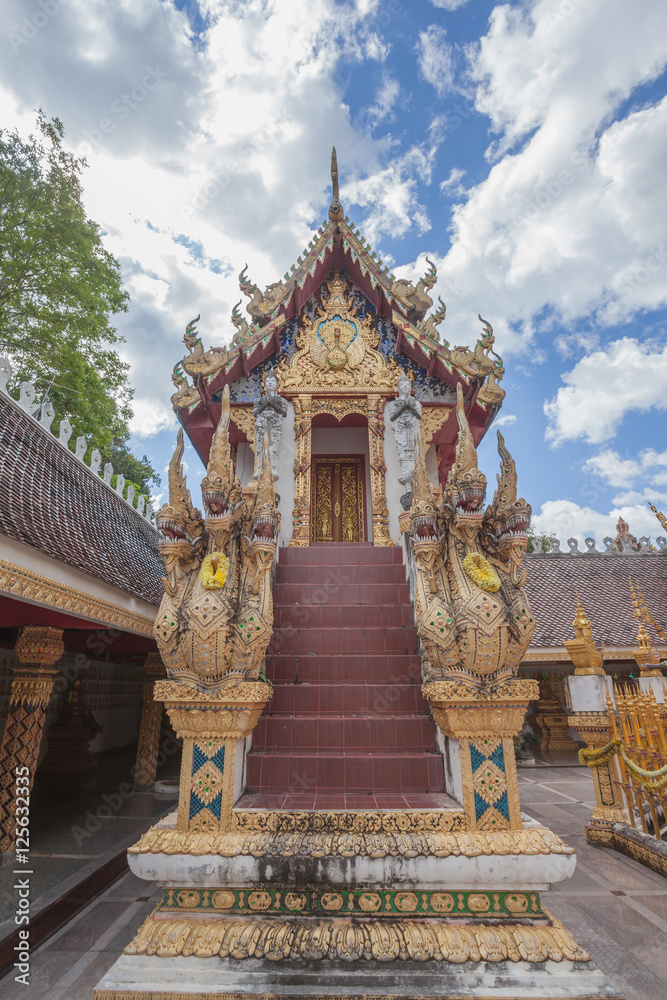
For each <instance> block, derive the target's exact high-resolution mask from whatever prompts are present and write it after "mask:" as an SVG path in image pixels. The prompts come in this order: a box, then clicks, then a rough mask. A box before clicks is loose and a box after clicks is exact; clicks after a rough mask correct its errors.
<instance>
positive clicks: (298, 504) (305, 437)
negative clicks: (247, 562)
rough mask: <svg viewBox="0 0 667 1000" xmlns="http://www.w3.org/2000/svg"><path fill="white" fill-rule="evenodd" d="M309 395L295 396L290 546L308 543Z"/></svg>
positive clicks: (303, 546) (299, 546)
mask: <svg viewBox="0 0 667 1000" xmlns="http://www.w3.org/2000/svg"><path fill="white" fill-rule="evenodd" d="M312 402H313V400H312V396H295V397H294V399H293V403H294V436H295V439H296V459H295V461H294V515H293V516H294V528H293V530H292V538H291V540H290V543H289V544H290V547H291V548H307V547H308V546H309V545H310V465H311V430H310V428H311V423H312Z"/></svg>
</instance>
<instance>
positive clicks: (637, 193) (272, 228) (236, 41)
mask: <svg viewBox="0 0 667 1000" xmlns="http://www.w3.org/2000/svg"><path fill="white" fill-rule="evenodd" d="M5 9H6V15H5V18H4V22H5V26H6V30H5V34H4V36H3V39H2V41H1V43H0V44H1V46H2V53H1V56H2V57H1V58H0V91H1V93H0V97H1V100H2V107H3V110H4V116H3V124H4V126H5V127H12V126H13V125H18V127H19V128H20V129H21V130H23V131H25V132H27V131H29V130H30V128H31V126H32V125H33V122H34V114H33V109H34V108H36V107H38V106H41V107H43V108H44V111H45V112H46V114H47V115H50V116H52V115H57V116H58V117H60V118H61V120H62V121H63V123H64V126H65V130H66V137H67V141H68V142H69V144H70V145H71V147H72V148H73V149H75V150H77V151H78V152H80V153H81V154H85V155H86V157H87V159H88V162H89V168H88V170H87V171H86V173H85V174H84V178H83V183H84V191H85V200H86V205H87V208H88V211H89V213H90V215H91V216H92V217H93V218H94V219H95V220H96V221H98V222H99V223H100V224H101V225H102V227H103V229H104V232H105V241H106V244H107V246H108V248H109V249H110V250H111V251H112V252H113V253H114V254H115V255H116V256H117V257H118V259H119V260H120V261H121V265H122V268H123V275H124V278H125V282H126V287H127V288H128V290H129V292H130V294H131V296H132V303H131V306H130V310H129V312H128V314H127V315H126V316H122V317H119V320H118V327H119V329H120V330H121V331H122V333H123V334H124V336H125V337H126V343H125V345H124V349H123V353H124V355H125V357H126V358H127V359H128V361H129V362H130V363H131V365H132V381H133V384H134V386H135V389H136V394H135V401H136V405H135V418H134V421H133V425H132V426H133V441H132V444H133V446H134V447H135V448H136V449H137V450H138V451H139V452H140V453H143V452H144V451H145V452H146V453H147V454H148V455H149V457H150V458H151V460H152V461H153V463H154V464H155V465H156V467H157V468H159V469H160V470H162V469H164V467H165V465H166V463H167V461H168V458H169V455H170V453H171V450H172V448H173V440H174V434H175V426H176V425H175V421H174V417H173V414H172V412H171V407H170V402H169V397H170V395H171V392H172V385H171V381H170V377H169V376H170V372H171V369H172V367H173V365H174V363H175V362H176V361H177V360H179V358H180V357H182V355H183V353H184V348H183V345H182V339H181V338H182V335H183V330H184V328H185V325H186V323H187V322H188V320H190V319H192V317H193V316H195V315H197V313H201V314H202V319H201V321H200V323H199V330H200V332H201V334H202V337H203V340H204V342H205V344H206V345H207V346H208V345H217V344H224V343H228V342H229V340H230V339H231V335H232V333H233V332H234V329H233V327H232V325H231V322H230V319H229V316H230V312H231V308H232V306H233V305H234V303H235V302H237V301H238V299H239V297H240V295H239V293H238V286H237V274H238V271H239V270H240V269H241V268H242V267H243V265H244V264H245V263H246V262H247V263H248V264H249V273H250V276H251V277H252V278H253V280H254V281H256V282H257V283H258V284H260V285H262V286H264V285H266V284H268V283H269V282H271V281H274V280H277V279H278V278H279V277H281V276H282V275H283V273H284V272H285V271H286V270H287V268H288V267H289V265H290V264H291V263H293V262H294V261H295V260H296V257H297V256H298V255H299V254H300V253H301V251H302V249H303V247H304V246H305V245H306V244H307V243H308V241H309V239H310V237H311V235H312V231H313V230H314V229H316V228H317V226H318V225H319V224H320V223H321V222H322V221H323V219H324V218H325V214H326V209H327V206H328V202H329V198H330V191H329V154H330V148H331V145H332V144H333V143H335V145H336V146H337V148H338V155H339V168H340V174H341V200H342V202H343V206H344V208H345V211H346V213H347V214H348V215H349V216H350V218H351V219H353V220H354V222H355V223H356V224H357V225H358V226H360V228H361V229H362V231H363V232H364V233H365V234H366V236H367V237H368V238H369V239H370V241H371V243H372V244H373V246H374V247H375V249H376V250H377V251H378V252H379V253H380V254H381V256H382V257H383V258H384V259H385V260H386V261H387V262H390V263H391V264H392V267H393V268H394V270H395V272H396V273H397V274H399V275H400V276H405V277H408V276H413V275H415V276H416V275H418V274H419V273H421V271H422V270H423V261H424V256H425V254H428V255H429V256H430V257H431V258H432V259H434V260H435V261H436V262H437V265H438V272H439V279H438V284H437V286H436V288H435V290H434V291H435V293H436V295H437V294H440V295H442V297H443V299H444V300H445V302H446V303H447V306H448V311H447V319H446V321H445V325H444V327H442V328H441V330H442V332H443V333H444V336H445V337H446V338H447V339H448V340H449V341H450V342H451V343H454V344H464V343H467V344H472V343H474V341H475V339H476V337H477V335H478V332H479V329H480V325H479V322H478V320H477V313H478V312H481V314H482V315H483V316H484V317H485V318H486V319H488V320H489V321H490V322H491V323H492V325H493V327H494V330H495V332H496V335H497V345H496V346H497V347H498V349H499V351H500V353H501V354H502V355H503V357H504V361H505V367H506V375H505V379H504V382H503V385H504V388H505V389H506V391H507V398H506V400H505V404H504V407H503V410H502V415H501V418H500V421H501V423H502V424H503V429H504V433H505V435H506V438H507V441H508V444H509V446H510V448H511V450H512V452H513V453H514V455H515V458H516V460H517V466H518V472H519V485H520V490H521V492H522V493H523V494H524V495H525V496H526V498H527V499H529V500H530V502H531V503H532V505H533V511H534V515H535V516H534V520H535V525H536V527H537V528H538V529H541V530H549V531H554V532H555V533H556V534H557V535H558V536H559V537H560V538H562V539H566V538H568V537H570V536H572V535H573V536H576V537H578V538H579V539H583V537H584V536H585V535H588V534H593V535H594V536H596V537H597V538H598V539H599V540H602V538H603V537H604V536H606V535H613V534H614V533H615V531H614V525H615V521H616V519H617V517H618V515H619V513H622V514H623V516H624V517H625V518H626V520H628V521H629V522H630V526H631V529H632V530H633V531H634V533H635V534H636V535H637V536H641V535H651V536H652V537H655V536H656V534H659V531H660V529H659V525H658V524H657V522H656V521H655V519H654V517H653V515H652V514H651V512H650V511H649V510H648V507H647V506H646V499H647V498H648V499H653V500H655V501H657V502H658V503H660V504H662V505H663V506H666V505H667V450H665V448H666V446H665V441H664V433H663V432H662V428H663V426H664V409H665V405H666V404H665V398H666V394H665V388H666V387H667V336H666V307H667V281H666V280H665V278H666V276H667V271H666V270H665V264H667V241H666V240H665V225H664V220H665V218H667V185H665V183H664V172H665V166H664V164H665V163H666V162H667V100H665V67H666V66H667V8H666V7H665V5H663V4H650V3H643V4H638V5H630V4H628V3H627V2H625V0H536V2H525V3H511V4H502V5H501V4H494V3H491V2H488V3H487V2H484V0H468V2H465V0H463V2H462V0H345V2H343V0H340V2H335V0H309V2H306V0H225V2H222V0H183V2H176V3H169V2H163V0H88V2H83V0H66V2H63V3H61V2H59V0H44V2H43V3H42V4H41V5H40V3H38V2H36V3H34V4H32V3H26V2H24V0H7V2H6V6H5ZM494 440H495V435H494V434H490V435H488V436H487V439H486V440H485V442H484V443H483V445H482V447H481V448H480V459H481V463H482V467H483V468H484V470H485V471H486V472H487V475H489V476H490V477H493V474H494V472H495V467H496V463H497V459H496V455H495V444H494ZM189 462H190V474H191V476H192V480H193V481H192V485H193V486H195V485H196V481H197V477H198V476H199V477H200V476H201V470H200V469H199V468H198V460H197V459H196V458H195V457H194V454H193V453H190V454H189Z"/></svg>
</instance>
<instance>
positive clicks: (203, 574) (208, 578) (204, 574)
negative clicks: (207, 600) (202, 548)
mask: <svg viewBox="0 0 667 1000" xmlns="http://www.w3.org/2000/svg"><path fill="white" fill-rule="evenodd" d="M228 576H229V559H228V558H227V556H226V555H225V553H224V552H211V554H210V555H209V556H206V558H205V559H204V561H203V563H202V564H201V569H200V571H199V579H200V580H201V583H202V586H203V587H205V589H206V590H220V588H221V587H224V585H225V583H226V582H227V577H228Z"/></svg>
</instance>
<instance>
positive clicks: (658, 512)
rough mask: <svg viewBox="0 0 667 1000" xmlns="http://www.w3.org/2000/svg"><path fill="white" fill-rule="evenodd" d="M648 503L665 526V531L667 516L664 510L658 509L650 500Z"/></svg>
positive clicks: (666, 528) (666, 529)
mask: <svg viewBox="0 0 667 1000" xmlns="http://www.w3.org/2000/svg"><path fill="white" fill-rule="evenodd" d="M648 505H649V507H650V508H651V510H652V511H653V513H654V514H655V516H656V517H657V519H658V520H659V521H660V524H661V525H662V526H663V528H664V529H665V531H667V517H665V515H664V514H663V513H662V511H660V510H658V508H657V507H656V506H655V504H652V503H651V501H650V500H649V501H648Z"/></svg>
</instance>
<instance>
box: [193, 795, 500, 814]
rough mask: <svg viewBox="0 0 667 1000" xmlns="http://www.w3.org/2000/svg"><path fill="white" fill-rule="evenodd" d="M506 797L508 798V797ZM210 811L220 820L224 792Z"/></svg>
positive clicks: (212, 804)
mask: <svg viewBox="0 0 667 1000" xmlns="http://www.w3.org/2000/svg"><path fill="white" fill-rule="evenodd" d="M505 797H506V798H507V796H505ZM209 809H210V810H211V812H212V813H213V815H214V816H215V818H216V819H220V811H221V809H222V792H218V794H217V795H216V797H215V798H214V799H213V801H212V802H211V804H210V805H209Z"/></svg>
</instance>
